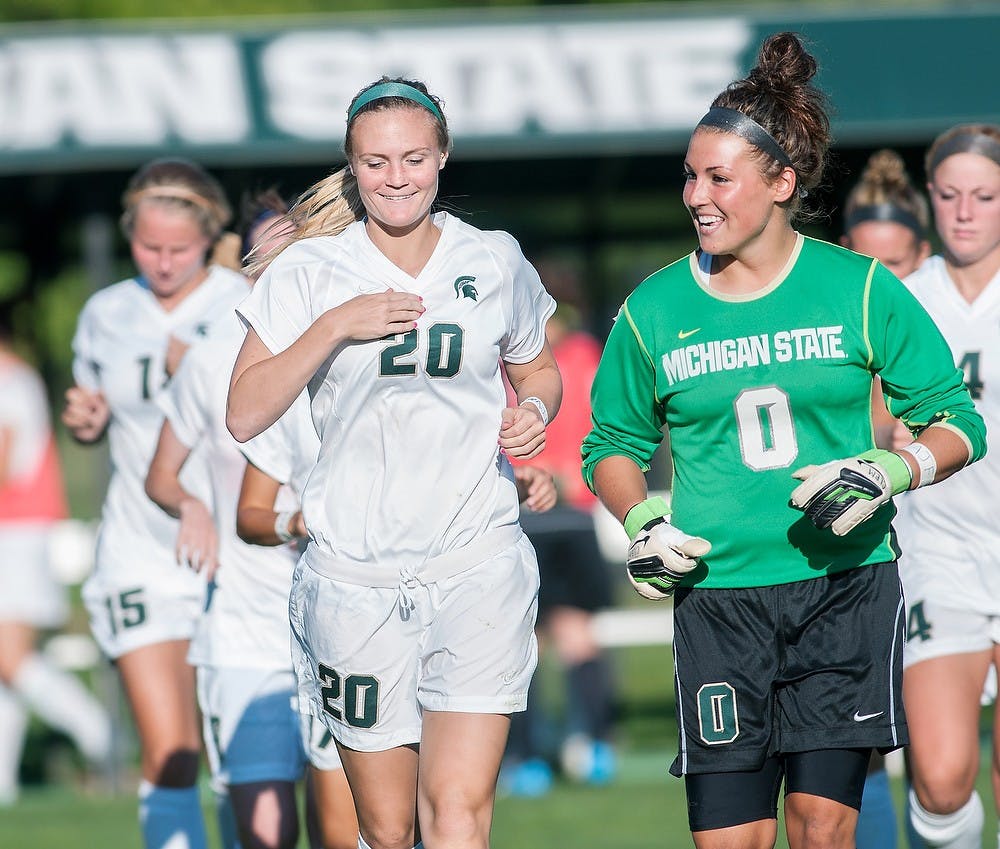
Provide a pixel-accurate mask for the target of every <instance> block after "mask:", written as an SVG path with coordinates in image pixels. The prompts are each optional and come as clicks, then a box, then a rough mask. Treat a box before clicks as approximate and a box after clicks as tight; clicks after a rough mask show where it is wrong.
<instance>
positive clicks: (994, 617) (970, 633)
mask: <svg viewBox="0 0 1000 849" xmlns="http://www.w3.org/2000/svg"><path fill="white" fill-rule="evenodd" d="M903 544H904V552H903V556H902V557H901V558H900V561H899V577H900V580H901V582H902V584H903V597H904V599H905V600H906V645H905V647H904V649H903V666H904V668H905V667H907V666H911V665H913V664H914V663H919V662H920V661H921V660H930V659H931V658H935V657H942V656H946V655H952V654H965V653H968V652H978V651H983V650H986V649H990V648H992V647H993V646H994V645H998V644H1000V594H998V592H997V590H998V586H997V577H996V575H995V572H996V567H995V565H994V563H993V562H992V561H991V560H990V559H989V558H984V557H975V556H959V557H955V558H949V559H947V560H946V559H943V558H940V559H939V558H937V557H933V556H931V555H927V554H924V555H923V556H913V555H907V553H906V551H905V539H904V540H903Z"/></svg>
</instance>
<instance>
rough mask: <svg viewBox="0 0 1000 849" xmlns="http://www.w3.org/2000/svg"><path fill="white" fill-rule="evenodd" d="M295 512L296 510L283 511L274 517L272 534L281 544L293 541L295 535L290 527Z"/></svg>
mask: <svg viewBox="0 0 1000 849" xmlns="http://www.w3.org/2000/svg"><path fill="white" fill-rule="evenodd" d="M296 512H297V511H296V510H283V511H282V512H281V513H279V514H278V515H277V516H275V517H274V534H275V536H276V537H277V538H278V539H280V540H281V541H282V542H291V541H292V540H293V539H295V534H293V533H292V531H291V530H290V527H291V524H292V519H294V518H295V514H296Z"/></svg>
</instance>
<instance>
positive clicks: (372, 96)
mask: <svg viewBox="0 0 1000 849" xmlns="http://www.w3.org/2000/svg"><path fill="white" fill-rule="evenodd" d="M387 97H402V98H403V99H404V100H411V101H413V102H414V103H418V104H420V105H421V106H423V107H424V108H425V109H427V110H428V111H429V112H430V113H431V114H432V115H433V116H434V117H435V118H437V119H438V120H439V121H440V122H441V123H442V124H443V123H444V115H442V114H441V110H440V109H439V108H438V105H437V104H436V103H435V102H434V101H433V100H431V99H430V98H429V97H428V96H427V95H426V94H424V93H423V92H422V91H421V90H420V89H419V88H414V87H413V86H411V85H407V84H406V83H379V84H378V85H373V86H372V87H371V88H370V89H368V91H366V92H364V94H360V95H358V99H357V100H355V101H354V105H353V106H351V108H350V109H349V110H348V112H347V122H348V123H350V122H351V121H353V120H354V116H355V115H357V114H358V112H359V111H360V110H361V108H362V107H364V106H367V105H368V104H369V103H371V102H372V101H374V100H384V99H385V98H387Z"/></svg>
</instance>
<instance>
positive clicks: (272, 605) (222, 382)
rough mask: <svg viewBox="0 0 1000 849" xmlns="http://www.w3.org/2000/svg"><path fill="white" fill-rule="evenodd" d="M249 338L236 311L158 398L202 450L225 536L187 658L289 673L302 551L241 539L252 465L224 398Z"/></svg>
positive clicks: (180, 434) (291, 501) (289, 499)
mask: <svg viewBox="0 0 1000 849" xmlns="http://www.w3.org/2000/svg"><path fill="white" fill-rule="evenodd" d="M245 336H246V330H245V328H244V327H243V324H242V323H241V322H240V320H239V319H238V318H237V317H236V314H235V313H232V314H230V315H227V316H225V317H224V318H223V319H221V320H220V321H218V322H216V323H215V324H213V325H212V328H211V331H210V335H209V338H208V339H205V340H203V341H201V342H198V343H196V344H195V345H194V346H193V347H192V348H191V350H190V351H188V353H187V355H186V356H185V357H184V361H183V362H182V363H181V367H180V368H179V369H178V371H177V374H175V375H174V379H173V380H171V381H170V385H169V386H168V387H167V389H166V391H165V392H163V393H162V394H161V395H160V397H159V405H160V407H161V408H162V410H163V412H164V414H165V415H166V417H167V420H168V421H169V422H170V424H171V426H172V427H173V430H174V433H175V434H176V435H177V438H178V439H179V440H180V441H181V443H183V444H184V445H186V446H187V447H188V448H193V447H194V446H196V445H197V446H200V448H201V449H202V451H203V452H204V456H205V458H206V460H207V466H208V472H209V480H210V482H211V489H212V504H213V512H214V515H215V525H216V528H217V530H218V533H219V569H218V571H217V572H216V575H215V585H214V587H213V588H212V591H211V593H210V596H209V605H208V609H207V612H206V614H205V615H204V616H203V617H202V619H201V620H200V622H199V623H198V628H197V631H196V632H195V637H194V639H193V640H192V643H191V650H190V653H189V655H188V660H189V662H191V663H193V664H196V665H198V666H215V667H223V666H224V667H244V668H246V667H251V668H258V669H260V668H265V669H291V650H290V647H289V638H290V632H289V625H288V592H289V589H290V588H291V584H292V570H293V568H294V566H295V561H296V560H297V559H298V555H297V552H296V551H295V550H294V549H293V548H292V547H290V546H277V547H273V548H272V547H268V546H260V545H249V544H247V543H245V542H243V540H241V539H240V538H239V537H238V536H237V535H236V511H237V507H238V504H239V497H240V487H241V486H242V483H243V471H244V469H245V468H246V460H245V459H244V457H243V455H242V454H241V453H240V450H239V445H238V444H237V442H236V440H235V439H233V437H232V435H231V434H230V433H229V430H228V429H227V428H226V399H227V397H228V394H229V380H230V376H231V375H232V371H233V366H234V365H235V363H236V356H237V354H238V353H239V350H240V347H241V346H242V344H243V339H244V337H245ZM284 489H285V490H286V491H283V492H279V499H280V501H279V507H278V509H294V507H295V504H296V503H297V499H296V498H295V496H294V495H293V494H292V493H291V491H290V490H287V488H284ZM282 505H286V506H282Z"/></svg>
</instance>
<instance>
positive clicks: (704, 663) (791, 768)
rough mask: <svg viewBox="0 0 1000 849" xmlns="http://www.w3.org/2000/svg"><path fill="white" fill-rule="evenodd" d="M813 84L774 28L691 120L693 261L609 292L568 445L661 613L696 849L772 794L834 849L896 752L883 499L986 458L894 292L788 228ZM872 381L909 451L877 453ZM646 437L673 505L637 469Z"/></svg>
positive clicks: (962, 400)
mask: <svg viewBox="0 0 1000 849" xmlns="http://www.w3.org/2000/svg"><path fill="white" fill-rule="evenodd" d="M816 71H817V66H816V62H815V60H814V59H813V57H812V56H811V55H809V53H807V52H806V50H805V49H804V47H803V45H802V43H801V42H800V40H799V38H798V37H797V36H796V35H795V34H793V33H779V34H777V35H774V36H771V37H770V38H768V39H767V40H766V41H765V42H764V44H763V46H762V47H761V50H760V55H759V56H758V61H757V65H756V67H754V68H753V70H751V72H750V74H749V76H748V77H747V78H746V79H743V80H739V81H737V82H734V83H732V84H731V85H729V86H728V87H727V88H726V90H725V91H723V92H722V93H721V94H720V95H719V96H718V97H717V98H716V99H715V101H714V102H713V103H712V105H711V108H710V109H709V111H708V112H707V113H706V114H705V116H704V117H703V118H702V120H701V121H700V122H699V124H698V126H697V127H695V129H694V132H693V134H692V136H691V140H690V143H689V145H688V150H687V157H686V159H685V171H686V175H687V179H686V183H685V187H684V193H683V199H684V204H685V206H686V207H687V209H688V211H689V213H690V215H691V218H692V220H693V222H694V227H695V231H696V233H697V235H698V242H699V248H698V250H696V251H694V252H693V253H691V254H690V256H688V257H686V258H684V259H682V260H681V261H679V262H675V263H673V264H671V265H668V266H667V267H666V268H664V269H662V270H661V271H659V272H657V273H656V274H654V275H652V276H651V277H650V278H649V279H648V280H646V281H644V282H643V283H642V284H640V286H639V287H638V288H637V289H636V290H635V291H634V292H633V293H632V294H631V295H630V296H629V297H628V298H627V299H626V301H625V304H624V305H623V307H622V309H621V312H620V313H619V318H618V320H617V321H616V322H615V325H614V328H613V329H612V331H611V335H610V337H609V339H608V343H607V346H606V348H605V350H604V354H603V356H602V358H601V364H600V367H599V369H598V372H597V376H596V378H595V380H594V389H593V420H594V423H595V425H594V429H593V430H592V432H591V433H590V434H589V435H588V437H587V438H586V440H585V441H584V445H583V458H584V475H585V477H586V479H587V480H588V482H589V483H590V484H591V486H592V487H593V488H594V490H595V492H596V493H597V494H598V495H599V496H600V497H601V499H602V500H603V501H604V503H605V505H606V506H607V507H608V509H609V510H610V511H611V512H612V513H613V514H615V515H616V516H617V517H618V518H619V519H620V520H622V522H623V524H624V526H625V530H626V531H627V532H628V534H629V536H630V537H631V538H632V545H631V547H630V549H629V554H628V558H627V563H626V565H627V573H626V574H627V576H628V579H629V580H630V582H631V583H632V585H633V587H635V589H636V591H637V592H638V593H639V594H640V595H642V596H643V597H645V598H648V599H653V600H657V599H664V598H667V597H670V596H673V597H674V626H675V640H674V657H675V686H676V689H677V705H678V725H679V728H680V740H679V755H678V757H677V759H676V760H675V761H674V764H673V766H672V767H671V772H672V773H673V774H674V775H678V776H684V778H685V783H686V788H687V794H688V818H689V824H690V827H691V830H692V832H693V833H694V839H695V844H696V846H698V847H699V849H720V847H722V846H732V845H740V846H753V847H756V849H766V847H768V846H772V845H773V844H774V841H775V838H776V834H777V803H778V796H779V791H780V788H781V784H782V782H784V784H785V793H786V795H785V805H784V813H785V822H786V825H787V830H788V842H789V845H790V846H791V847H792V849H811V848H812V847H816V846H820V845H821V846H824V847H826V849H849V847H853V846H854V845H855V844H854V835H855V824H856V822H857V811H858V808H859V807H860V803H861V794H862V787H863V784H864V779H865V771H866V767H867V764H868V760H869V755H870V752H871V750H872V749H873V748H881V749H892V748H896V747H899V746H901V745H904V744H905V743H906V739H907V738H906V720H905V717H904V715H903V711H902V706H901V701H902V700H901V692H900V691H901V684H902V682H901V672H900V667H901V660H902V658H901V653H902V644H903V639H902V637H903V634H902V631H903V620H902V595H901V592H900V586H899V577H898V573H897V569H896V563H895V560H896V557H897V555H898V551H897V549H896V547H895V544H894V538H893V535H892V534H891V532H890V525H889V522H890V519H891V518H892V515H893V508H892V504H891V498H892V496H893V495H895V494H898V493H900V492H902V491H904V490H906V489H910V488H916V487H917V486H923V485H926V484H929V483H933V482H935V481H936V480H940V479H943V478H945V477H947V476H948V475H949V474H951V473H953V472H954V471H956V470H958V469H960V468H961V467H963V466H964V465H966V464H967V463H969V462H971V461H973V460H976V459H978V458H979V457H981V456H982V455H983V453H984V451H985V434H984V427H983V421H982V418H981V417H980V416H979V415H978V414H977V413H976V411H975V408H974V407H973V405H972V401H971V399H970V398H969V396H968V393H967V392H966V391H965V389H964V387H963V386H962V383H961V380H960V378H959V376H958V374H957V373H956V370H955V368H954V365H953V363H952V361H951V355H950V352H949V350H948V347H947V345H946V344H945V342H944V340H943V339H942V338H941V335H940V333H938V331H937V330H936V328H935V327H934V325H933V323H932V322H931V320H930V318H929V317H928V316H927V314H926V313H925V312H924V311H923V310H922V309H921V308H920V306H919V305H918V304H917V303H916V302H915V301H914V299H913V298H912V297H911V296H910V295H909V294H908V293H907V292H906V290H905V289H904V287H903V286H902V284H901V283H900V282H899V280H898V279H896V278H895V277H894V276H893V275H892V274H891V273H890V272H889V271H887V270H886V269H885V268H884V267H883V266H881V265H880V264H879V263H878V262H877V261H875V260H873V259H871V258H868V257H864V256H861V255H859V254H855V253H852V252H851V251H848V250H846V249H843V248H840V247H836V246H834V245H830V244H826V243H824V242H820V241H817V240H814V239H807V238H805V237H803V236H802V235H801V234H799V233H797V232H796V231H795V229H794V228H793V222H794V221H795V219H796V218H797V217H799V216H800V214H801V204H802V201H803V199H804V198H805V197H806V196H807V195H808V193H809V191H810V190H811V189H812V188H813V187H815V186H817V185H818V184H819V183H820V180H821V178H822V174H823V162H824V158H825V154H826V149H827V145H828V144H829V141H830V136H829V122H828V119H827V115H826V111H825V107H824V97H823V95H822V93H821V92H820V91H819V90H818V89H816V88H814V87H813V85H812V82H811V80H812V78H813V76H814V75H815V73H816ZM695 333H696V334H697V335H694V334H695ZM692 336H693V338H690V339H689V338H688V337H692ZM915 339H919V340H921V344H920V346H919V348H917V349H915V348H914V345H913V340H915ZM876 374H880V375H881V377H882V383H883V386H884V387H885V388H886V392H887V394H890V395H891V396H892V397H893V399H894V401H895V404H894V410H895V411H896V412H897V413H898V414H899V415H900V416H901V417H902V418H903V419H904V421H905V422H906V423H907V424H908V425H909V426H910V428H911V430H912V431H913V433H914V434H915V435H917V437H918V442H917V445H918V446H919V447H918V448H915V449H911V450H910V451H907V450H905V449H904V450H903V451H901V452H900V453H895V452H891V451H886V450H878V449H875V446H874V444H873V442H872V428H871V415H870V396H871V391H872V380H873V377H874V375H876ZM928 423H930V424H929V425H928ZM664 426H666V428H667V429H668V431H669V438H670V451H671V455H672V459H673V468H674V478H673V487H672V492H671V498H672V505H669V506H668V505H667V503H666V502H665V500H664V499H663V498H649V497H648V493H647V490H646V481H645V478H644V475H643V473H644V472H645V471H647V470H648V469H649V461H650V458H651V457H652V455H653V453H654V451H655V450H656V448H657V447H658V445H659V444H660V442H661V440H662V438H663V431H664ZM838 457H839V458H844V459H833V458H838ZM920 458H925V460H926V458H930V459H929V460H927V461H926V462H925V460H921V459H920ZM792 470H794V471H792ZM796 481H798V482H800V483H799V484H798V486H795V487H794V488H793V486H794V484H795V482H796ZM681 528H683V531H682V530H681ZM820 836H821V838H820ZM818 838H819V840H818Z"/></svg>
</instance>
